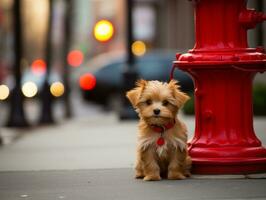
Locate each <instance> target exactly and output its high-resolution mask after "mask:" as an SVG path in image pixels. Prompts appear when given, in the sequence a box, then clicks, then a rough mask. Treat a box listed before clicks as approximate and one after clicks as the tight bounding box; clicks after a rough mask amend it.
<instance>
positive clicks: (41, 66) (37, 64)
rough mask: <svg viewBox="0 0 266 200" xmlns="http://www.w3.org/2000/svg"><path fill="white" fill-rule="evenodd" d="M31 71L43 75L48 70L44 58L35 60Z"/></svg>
mask: <svg viewBox="0 0 266 200" xmlns="http://www.w3.org/2000/svg"><path fill="white" fill-rule="evenodd" d="M31 71H32V73H33V74H35V75H38V76H41V75H44V74H45V72H46V63H45V61H44V60H42V59H37V60H34V61H33V62H32V64H31Z"/></svg>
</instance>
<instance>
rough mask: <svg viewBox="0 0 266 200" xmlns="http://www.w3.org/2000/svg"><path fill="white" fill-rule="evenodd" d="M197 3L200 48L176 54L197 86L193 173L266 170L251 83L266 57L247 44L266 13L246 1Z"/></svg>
mask: <svg viewBox="0 0 266 200" xmlns="http://www.w3.org/2000/svg"><path fill="white" fill-rule="evenodd" d="M194 5H195V31H196V42H195V46H194V48H193V49H191V50H189V52H188V53H186V54H177V55H176V58H177V60H176V61H175V62H174V64H175V67H178V68H180V69H182V70H184V71H187V72H188V73H189V74H190V75H191V76H192V78H193V80H194V85H195V120H196V121H195V123H196V127H195V135H194V138H193V139H192V140H191V141H190V142H189V153H190V155H191V157H192V160H193V168H192V172H193V173H199V174H248V173H258V172H266V149H265V148H264V147H262V146H261V142H260V140H259V139H258V138H257V137H256V135H255V133H254V129H253V108H252V81H253V78H254V76H255V74H256V73H257V72H264V71H265V70H266V54H265V53H264V50H263V49H262V48H249V47H248V43H247V30H248V29H249V28H253V27H255V25H256V24H257V23H259V22H262V21H263V20H265V16H266V15H265V14H263V13H258V12H256V11H254V10H248V9H246V1H245V0H234V1H228V0H215V1H214V0H200V1H195V2H194Z"/></svg>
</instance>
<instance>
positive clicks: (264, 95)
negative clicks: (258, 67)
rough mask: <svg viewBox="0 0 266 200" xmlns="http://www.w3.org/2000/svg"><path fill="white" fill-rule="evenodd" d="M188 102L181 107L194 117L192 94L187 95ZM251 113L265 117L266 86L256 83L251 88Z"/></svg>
mask: <svg viewBox="0 0 266 200" xmlns="http://www.w3.org/2000/svg"><path fill="white" fill-rule="evenodd" d="M189 96H190V100H189V101H187V103H186V104H185V106H184V107H183V111H184V113H185V114H186V115H194V114H195V110H194V94H189ZM253 113H254V115H256V116H266V84H265V83H256V84H255V85H254V86H253Z"/></svg>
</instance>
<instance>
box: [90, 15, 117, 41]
mask: <svg viewBox="0 0 266 200" xmlns="http://www.w3.org/2000/svg"><path fill="white" fill-rule="evenodd" d="M113 35H114V27H113V24H112V23H111V22H110V21H108V20H100V21H98V22H97V23H96V24H95V26H94V37H95V38H96V40H98V41H100V42H106V41H108V40H110V39H111V38H112V37H113Z"/></svg>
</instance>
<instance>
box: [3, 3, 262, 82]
mask: <svg viewBox="0 0 266 200" xmlns="http://www.w3.org/2000/svg"><path fill="white" fill-rule="evenodd" d="M21 1H22V13H23V19H22V20H23V35H24V36H23V39H24V58H25V60H24V61H26V62H25V66H27V65H30V64H31V62H32V61H33V60H35V59H37V58H43V57H44V50H45V40H46V37H45V36H46V30H47V14H48V1H47V0H38V1H37V0H21ZM12 2H13V1H12V0H0V36H1V40H0V65H1V66H4V65H7V64H3V63H8V62H12V53H13V52H12V37H13V36H12V24H11V22H12V19H11V16H12V15H11V14H10V13H11V12H12ZM53 2H54V10H53V12H54V19H53V45H54V49H55V52H54V54H53V56H54V58H53V59H54V60H55V61H54V62H55V63H57V60H60V59H61V56H62V43H63V39H64V34H65V33H64V14H65V10H66V9H65V8H66V1H65V0H54V1H53ZM73 2H74V7H73V10H74V12H73V16H72V19H71V20H72V31H73V34H72V36H73V37H72V40H71V41H70V42H71V49H79V50H81V51H82V52H83V53H84V58H85V62H86V60H90V59H91V58H93V57H94V56H96V55H98V54H101V53H103V52H111V51H125V44H126V25H125V23H126V20H125V18H126V10H125V7H126V6H125V3H126V1H125V0H73ZM248 2H249V6H250V7H254V8H255V9H257V10H260V11H264V12H266V2H265V1H263V0H250V1H248ZM100 19H107V20H109V21H111V22H112V23H113V26H114V29H115V32H114V36H113V38H112V39H111V40H110V41H108V42H105V43H101V42H99V41H97V40H96V39H95V38H94V36H93V28H94V25H95V23H96V22H97V21H98V20H100ZM193 19H194V16H193V1H189V0H135V1H134V8H133V20H134V23H133V24H134V38H135V39H136V40H141V41H143V42H145V44H146V45H147V50H148V51H149V50H151V49H174V50H176V51H178V52H185V51H187V50H188V49H190V48H193V45H194V22H193ZM265 33H266V23H264V24H262V25H259V26H258V27H257V28H256V29H255V30H252V31H250V33H249V44H250V46H251V47H256V46H258V45H260V46H264V47H266V34H265ZM2 68H3V67H2ZM0 71H1V72H2V71H3V70H0ZM1 72H0V76H1V74H3V73H1ZM265 76H266V75H262V77H263V78H261V79H265V80H266V78H265Z"/></svg>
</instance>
